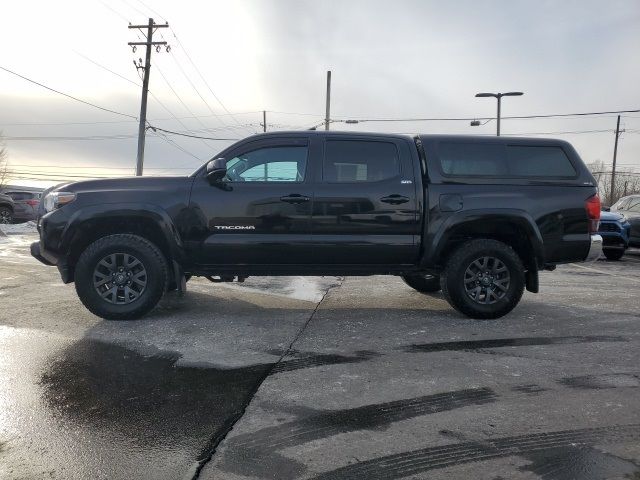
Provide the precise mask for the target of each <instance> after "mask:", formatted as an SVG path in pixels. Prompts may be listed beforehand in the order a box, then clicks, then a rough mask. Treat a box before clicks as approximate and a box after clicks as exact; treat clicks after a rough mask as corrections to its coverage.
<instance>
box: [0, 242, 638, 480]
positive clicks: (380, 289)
mask: <svg viewBox="0 0 640 480" xmlns="http://www.w3.org/2000/svg"><path fill="white" fill-rule="evenodd" d="M33 238H34V237H33V236H32V235H9V236H7V237H4V238H0V478H3V479H4V478H8V479H14V478H15V479H32V478H60V479H62V478H64V479H76V478H105V479H107V478H108V479H120V478H122V479H125V478H127V479H128V478H153V479H176V478H178V479H181V478H184V479H190V478H202V479H231V480H235V479H254V478H257V479H265V478H267V479H297V478H301V479H360V478H367V479H393V478H412V479H418V478H421V479H422V478H429V479H441V478H442V479H444V478H447V479H450V478H474V479H487V480H489V479H491V480H497V479H538V478H543V479H558V480H569V479H588V480H592V479H608V478H610V479H633V478H640V395H639V393H640V390H639V389H638V387H639V386H640V367H639V366H638V359H639V358H640V295H638V291H639V290H640V252H630V253H629V254H628V255H626V256H625V257H624V258H623V260H622V261H620V262H607V261H599V262H597V263H594V264H577V265H565V266H560V267H558V269H557V270H556V271H555V272H544V273H542V274H541V293H540V294H531V293H528V292H527V293H525V296H524V298H523V301H522V302H521V304H520V305H519V306H518V307H517V308H516V309H515V310H514V311H513V312H512V313H511V314H509V315H508V316H506V317H504V318H502V319H499V320H492V321H477V320H470V319H467V318H465V317H463V316H461V315H460V314H458V313H456V312H455V311H453V310H452V309H451V308H450V307H449V306H448V304H447V303H446V302H445V301H444V300H443V298H442V297H441V295H439V294H436V295H422V294H420V293H417V292H415V291H413V290H412V289H410V288H409V287H408V286H406V285H405V284H404V283H403V282H402V281H401V280H400V279H399V278H396V277H348V278H335V277H324V278H320V277H314V278H300V277H265V278H250V279H248V280H247V281H246V283H244V284H211V283H209V282H208V281H206V280H203V279H193V280H192V281H190V282H189V284H188V290H189V291H188V293H187V295H186V296H185V297H182V298H180V297H178V296H176V295H175V294H168V295H167V296H166V298H165V299H164V300H163V301H162V303H161V305H160V307H159V308H158V309H156V310H154V311H153V312H152V314H150V315H148V316H147V317H145V318H144V319H143V320H139V321H126V322H112V321H104V320H101V319H99V318H97V317H95V316H93V315H91V314H90V313H89V312H88V311H87V310H85V309H84V307H83V306H82V305H81V303H80V301H79V300H78V299H77V297H76V294H75V290H74V288H73V285H63V284H62V283H61V281H60V279H59V276H58V273H57V270H56V269H55V268H47V267H45V266H43V265H41V264H39V263H38V262H37V261H36V260H34V259H32V258H31V257H30V256H29V254H28V244H29V242H30V241H32V240H33Z"/></svg>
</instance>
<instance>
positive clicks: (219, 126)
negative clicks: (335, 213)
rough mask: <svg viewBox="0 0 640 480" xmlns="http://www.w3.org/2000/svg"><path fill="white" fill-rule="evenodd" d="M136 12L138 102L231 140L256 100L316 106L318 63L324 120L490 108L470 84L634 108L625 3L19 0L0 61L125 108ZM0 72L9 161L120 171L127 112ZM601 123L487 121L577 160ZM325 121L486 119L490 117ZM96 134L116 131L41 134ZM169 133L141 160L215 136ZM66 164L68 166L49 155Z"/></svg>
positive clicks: (297, 109)
mask: <svg viewBox="0 0 640 480" xmlns="http://www.w3.org/2000/svg"><path fill="white" fill-rule="evenodd" d="M150 16H153V17H154V19H155V20H156V21H157V22H158V23H161V22H164V21H165V20H166V21H168V22H169V24H170V26H171V28H170V29H163V30H158V33H160V32H161V33H162V36H163V37H162V38H161V37H160V36H159V35H156V37H157V39H158V40H163V39H164V40H166V41H167V42H169V44H170V45H171V47H172V50H171V52H170V53H167V52H165V51H164V50H162V51H160V52H159V53H156V52H155V51H154V52H153V58H152V69H151V84H150V90H151V92H152V93H153V97H150V100H149V113H148V118H149V121H150V123H151V124H153V125H155V126H158V127H161V128H165V129H168V130H174V131H180V132H184V131H192V133H194V134H196V135H204V136H212V137H216V138H230V139H231V138H241V137H244V136H246V135H249V134H250V133H252V132H255V131H257V130H259V129H261V127H260V126H259V123H260V122H261V121H262V114H261V111H262V110H263V109H264V110H268V111H270V112H269V113H268V117H267V123H268V125H269V129H270V130H271V129H285V128H286V129H291V128H296V129H297V128H308V127H309V126H311V125H314V124H318V123H320V122H321V121H322V119H323V116H324V101H325V98H324V95H325V92H324V91H325V72H326V70H332V72H333V85H332V117H333V118H336V119H346V118H381V117H382V118H408V117H457V116H463V117H474V116H478V117H489V116H492V115H495V100H493V99H476V98H474V95H475V93H477V92H481V91H489V92H496V91H503V92H504V91H510V90H520V91H524V92H525V95H524V96H523V97H518V98H507V99H505V100H504V103H503V115H506V116H508V115H530V114H550V113H574V112H591V111H609V110H628V109H639V108H640V88H639V87H638V86H639V85H640V57H639V56H638V50H639V49H640V1H638V0H617V1H616V0H609V1H604V0H603V1H585V0H579V1H578V0H576V1H567V0H557V1H544V0H531V1H524V0H522V1H513V0H511V1H506V0H504V1H482V2H479V1H450V2H443V1H433V2H431V1H409V0H407V1H401V0H395V1H393V2H390V1H388V0H385V1H372V0H368V1H351V0H337V1H327V0H313V1H307V0H288V1H285V0H255V1H243V0H240V1H237V0H234V1H230V0H226V1H213V0H206V1H191V0H183V1H180V2H176V1H166V0H142V1H140V0H104V1H101V0H77V1H75V0H59V1H56V2H52V1H49V0H39V1H35V0H21V1H20V2H8V4H7V5H5V6H4V9H3V14H2V16H0V41H1V43H2V46H3V49H2V50H3V53H2V56H1V57H0V66H2V67H5V68H8V69H11V70H13V71H15V72H17V73H20V74H22V75H24V76H27V77H29V78H31V79H33V80H36V81H39V82H41V83H44V84H46V85H48V86H50V87H52V88H55V89H58V90H61V91H63V92H66V93H69V94H71V95H74V96H76V97H79V98H81V99H84V100H86V101H89V102H92V103H95V104H97V105H100V106H103V107H105V108H108V109H111V110H115V111H118V112H122V113H125V114H128V115H132V116H138V115H139V109H140V87H138V86H136V85H134V83H140V79H139V77H138V75H137V73H136V70H135V68H134V65H133V60H134V59H137V58H139V57H143V56H144V54H143V52H142V50H141V49H139V50H138V51H137V52H136V53H133V52H132V51H131V49H130V47H128V46H127V42H129V41H139V40H140V38H139V37H138V36H139V33H136V31H135V30H129V29H128V28H127V23H128V21H131V22H132V23H134V24H137V23H146V22H147V21H148V18H149V17H150ZM154 39H155V38H154ZM189 58H191V60H192V61H193V62H194V63H195V65H196V67H197V68H198V69H199V70H200V72H201V73H202V75H203V76H204V78H205V79H206V82H207V84H208V85H206V84H205V83H204V82H203V80H202V79H201V78H200V77H199V75H198V73H197V72H196V70H195V69H194V66H193V65H192V63H191V62H190V60H189ZM91 61H93V62H97V63H98V64H100V65H102V66H103V67H105V68H107V69H110V70H112V71H113V72H116V73H117V74H119V75H122V76H123V77H125V78H126V79H128V80H129V81H127V80H125V79H123V78H120V77H118V76H116V75H115V74H114V73H110V72H108V71H106V70H105V69H104V68H102V67H100V66H97V65H95V64H94V63H92V62H91ZM183 72H184V73H183ZM185 74H186V76H185ZM163 75H164V77H165V78H166V80H167V81H168V83H167V82H165V80H164V79H163ZM187 78H188V80H187ZM0 82H1V83H0V84H1V85H2V88H1V89H0V105H1V107H0V130H2V132H3V134H4V136H5V137H6V139H5V144H6V147H7V149H8V151H9V155H10V156H9V161H10V167H12V168H13V169H14V170H16V171H28V172H32V173H34V172H40V174H42V173H47V172H66V174H67V175H89V174H90V172H93V173H95V174H100V175H104V174H106V173H110V174H130V173H132V172H133V169H134V167H135V159H136V144H137V140H136V138H135V135H136V133H137V123H136V121H135V120H133V119H131V118H128V117H125V116H118V115H115V114H112V113H107V112H103V111H100V110H98V109H94V108H91V107H89V106H87V105H83V104H81V103H77V102H74V101H72V100H69V99H67V98H64V97H62V96H59V95H56V94H54V93H52V92H49V91H47V90H45V89H43V88H41V87H38V86H36V85H32V84H30V83H28V82H26V81H25V80H22V79H19V78H16V77H14V76H12V75H11V74H9V73H7V72H4V71H1V70H0ZM131 82H134V83H131ZM169 85H170V86H169ZM171 87H172V88H173V90H175V92H177V94H178V96H179V97H180V99H178V98H177V97H176V95H175V94H174V93H173V91H172V90H171ZM194 87H195V88H194ZM201 96H202V97H203V98H204V100H203V98H201ZM216 97H217V98H216ZM158 100H159V102H161V103H159V102H158ZM218 100H219V101H218ZM220 102H222V104H223V105H224V107H223V106H222V104H221V103H220ZM225 109H226V110H225ZM227 111H229V112H231V113H234V115H233V116H231V115H228V114H227ZM212 112H213V113H215V114H216V115H217V116H214V115H213V114H212ZM273 112H287V113H273ZM193 116H198V117H199V118H189V117H193ZM174 117H178V118H179V120H176V119H175V118H174ZM615 122H616V118H615V115H614V116H611V115H609V116H601V117H574V118H564V119H544V120H504V121H503V124H502V131H503V133H505V134H525V135H526V134H531V133H544V132H550V134H549V135H547V136H557V137H559V138H563V139H566V140H569V141H571V142H572V143H573V144H574V145H575V146H576V148H577V149H578V151H579V152H580V154H581V155H582V157H583V159H584V160H585V161H586V162H593V161H596V160H602V161H604V162H606V163H607V164H610V163H611V159H612V154H613V143H614V133H613V131H614V129H615ZM622 126H623V128H625V129H626V130H627V131H626V132H625V133H624V134H622V136H621V139H620V147H619V154H618V161H619V163H620V164H622V165H623V166H629V167H631V166H635V168H636V169H637V170H638V171H640V113H632V114H628V115H624V116H623V119H622ZM332 128H335V129H340V130H342V129H347V128H350V129H354V130H376V131H389V132H421V133H467V134H492V133H494V132H495V122H489V123H487V124H486V125H483V126H480V127H471V126H469V122H464V121H459V122H443V121H440V122H394V123H360V124H357V125H345V124H340V123H334V124H332ZM592 130H596V132H591V133H574V134H558V133H553V132H576V131H580V132H582V131H592ZM601 130H604V131H601ZM95 136H101V137H104V136H107V137H112V136H119V138H107V139H100V140H71V139H67V140H63V139H61V138H56V139H43V137H65V138H68V137H94V138H95ZM167 136H168V138H170V139H171V140H173V141H174V142H175V143H177V144H178V145H179V146H180V148H182V149H184V150H185V151H186V152H188V153H185V152H184V151H182V150H180V149H178V148H177V147H176V146H175V145H171V144H170V143H168V142H167V141H166V140H164V139H162V138H160V137H157V136H150V137H149V138H148V140H147V149H146V158H145V169H146V170H145V171H146V173H156V174H167V173H170V172H176V173H189V171H190V170H193V169H195V168H196V167H197V166H199V165H200V164H201V163H202V162H204V161H205V160H207V159H209V158H211V157H213V156H214V155H215V153H216V152H217V151H219V150H221V149H222V148H224V147H225V146H227V145H229V144H230V143H231V141H230V140H229V141H202V140H198V139H191V138H186V137H178V136H172V135H167ZM24 137H37V138H39V139H37V140H36V139H33V138H30V139H25V138H24ZM122 137H124V138H122ZM69 166H75V167H76V168H75V169H70V168H60V167H69ZM92 167H93V168H92ZM95 167H102V169H98V168H95ZM56 175H58V176H60V175H63V174H62V173H56ZM33 176H34V175H32V177H33Z"/></svg>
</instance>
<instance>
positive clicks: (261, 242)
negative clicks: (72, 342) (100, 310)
mask: <svg viewBox="0 0 640 480" xmlns="http://www.w3.org/2000/svg"><path fill="white" fill-rule="evenodd" d="M332 138H339V139H349V140H371V141H385V142H390V143H393V144H395V145H396V147H397V149H398V154H399V159H400V166H401V171H400V174H399V175H398V176H397V177H394V178H389V179H386V180H381V181H379V182H357V183H329V182H324V181H323V175H322V163H323V155H324V151H325V142H326V141H327V139H332ZM467 140H468V141H474V142H502V143H506V142H507V143H509V144H525V145H531V144H535V145H553V146H561V147H562V148H563V150H564V151H565V153H566V154H567V156H568V157H569V158H570V160H571V162H572V164H573V165H574V167H575V169H576V171H577V172H578V174H577V176H576V178H573V179H563V180H549V179H546V180H545V179H492V178H460V177H456V178H451V177H447V176H446V175H443V173H442V171H441V169H440V167H439V162H438V144H439V142H441V141H448V142H450V141H467ZM282 145H284V146H286V145H297V146H300V145H303V146H307V147H308V160H307V169H306V174H305V178H304V181H302V182H267V183H262V182H244V183H242V182H237V183H236V182H229V183H227V182H224V183H215V184H213V185H212V184H210V183H209V181H208V180H207V178H206V175H205V173H206V172H205V168H204V166H203V167H202V168H200V169H199V170H198V171H196V172H195V173H194V174H193V175H192V176H190V177H143V178H130V179H110V180H96V181H88V182H79V183H72V184H67V185H62V186H58V187H57V190H59V191H69V192H74V193H76V194H77V199H76V200H75V201H74V202H72V203H70V204H68V205H66V206H64V207H62V208H60V209H58V210H55V211H53V212H51V213H48V214H46V215H44V216H43V217H42V218H41V219H40V220H39V231H40V234H41V241H40V246H39V251H40V252H44V254H46V255H45V256H46V258H47V259H48V260H49V261H51V260H52V259H54V260H55V261H54V262H53V263H56V264H58V265H59V266H60V265H63V266H64V267H65V268H68V269H70V270H69V271H70V272H72V271H73V265H74V263H75V261H77V258H78V256H79V255H80V253H81V250H82V248H84V247H85V246H86V245H87V244H88V242H90V241H92V240H93V239H95V238H97V237H99V236H100V235H101V234H109V233H139V234H144V235H147V236H148V237H150V238H149V239H150V240H152V241H154V242H156V243H158V244H159V246H160V247H161V249H162V250H163V252H165V254H166V255H167V256H169V257H170V258H171V259H172V260H176V261H177V262H179V263H180V264H181V265H182V267H183V269H184V270H185V272H187V273H192V274H238V275H252V274H262V275H268V274H301V275H304V274H313V275H318V274H333V275H336V274H362V275H366V274H376V273H385V274H386V273H391V274H399V273H407V272H415V271H438V270H439V269H440V268H441V267H442V265H443V259H444V258H445V257H446V254H447V253H448V252H450V251H451V248H452V245H456V244H457V242H460V241H462V240H464V239H465V238H473V237H474V236H475V237H477V236H489V237H497V238H502V237H501V236H504V235H516V236H518V238H519V241H522V242H523V245H525V246H526V248H527V249H528V250H526V251H527V252H530V258H527V259H524V260H525V264H526V265H527V267H528V268H529V269H533V270H537V269H539V268H542V267H543V266H544V265H551V264H556V263H564V262H573V261H581V260H583V259H584V258H585V257H586V255H587V252H588V249H589V243H590V238H589V233H588V219H587V214H586V211H585V201H586V200H587V198H589V197H591V196H592V195H594V194H595V193H596V187H595V181H594V180H593V177H592V176H591V174H590V173H589V172H588V170H587V169H586V167H585V166H584V164H583V163H582V161H581V160H580V158H579V157H578V155H577V153H576V152H575V150H574V149H573V148H572V147H571V145H569V144H568V143H566V142H563V141H560V140H541V139H516V138H508V139H505V138H504V137H495V138H488V137H460V136H440V135H421V136H418V137H412V136H408V135H385V134H378V133H370V134H365V133H354V132H351V133H348V132H315V131H302V132H300V131H296V132H284V133H269V134H262V135H256V136H254V137H250V138H247V139H245V140H242V141H240V142H238V143H237V144H235V145H232V146H231V147H229V148H228V149H226V150H224V151H223V152H221V153H220V154H219V155H217V156H216V157H223V158H227V159H230V158H233V157H234V156H236V155H238V154H239V153H242V152H246V151H249V150H251V149H255V148H260V147H264V146H266V147H268V146H282ZM291 196H299V197H301V198H302V197H304V198H306V199H307V200H305V201H301V202H299V203H291V201H290V197H291ZM283 198H289V201H283V200H282V199H283ZM397 199H401V200H400V203H398V201H397ZM514 232H515V233H514ZM522 248H524V247H522ZM523 251H524V250H523ZM521 255H524V254H522V253H521ZM527 255H528V254H527ZM70 278H72V273H71V275H70Z"/></svg>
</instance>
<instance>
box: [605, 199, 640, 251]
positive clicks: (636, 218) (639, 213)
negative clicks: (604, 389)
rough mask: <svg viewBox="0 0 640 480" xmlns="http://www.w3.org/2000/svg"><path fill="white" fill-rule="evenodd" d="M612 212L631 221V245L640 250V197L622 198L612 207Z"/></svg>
mask: <svg viewBox="0 0 640 480" xmlns="http://www.w3.org/2000/svg"><path fill="white" fill-rule="evenodd" d="M611 211H612V212H618V213H621V214H623V215H624V216H625V218H626V219H627V220H628V221H629V223H630V224H631V231H630V233H629V245H630V246H632V247H636V248H640V195H629V196H626V197H622V198H621V199H620V200H618V201H617V202H616V203H615V204H613V205H612V207H611Z"/></svg>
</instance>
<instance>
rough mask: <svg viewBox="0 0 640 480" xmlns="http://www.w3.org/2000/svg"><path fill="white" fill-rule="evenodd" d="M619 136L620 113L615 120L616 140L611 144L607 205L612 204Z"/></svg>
mask: <svg viewBox="0 0 640 480" xmlns="http://www.w3.org/2000/svg"><path fill="white" fill-rule="evenodd" d="M619 136H620V115H618V121H617V122H616V142H615V143H614V145H613V168H612V169H611V193H609V205H613V198H614V197H613V195H614V188H615V186H616V158H617V157H618V137H619Z"/></svg>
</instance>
